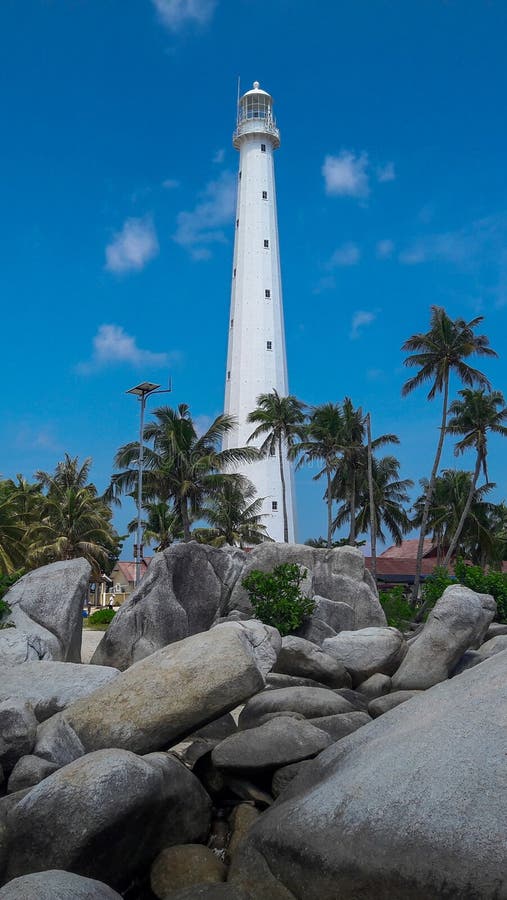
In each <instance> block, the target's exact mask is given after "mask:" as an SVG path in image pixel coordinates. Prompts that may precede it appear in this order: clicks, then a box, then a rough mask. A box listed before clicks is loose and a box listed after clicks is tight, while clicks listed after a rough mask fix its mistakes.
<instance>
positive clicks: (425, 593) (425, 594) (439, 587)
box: [422, 566, 456, 610]
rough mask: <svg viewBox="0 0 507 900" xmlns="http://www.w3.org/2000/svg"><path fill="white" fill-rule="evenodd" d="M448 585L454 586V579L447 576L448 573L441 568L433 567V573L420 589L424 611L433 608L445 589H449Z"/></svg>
mask: <svg viewBox="0 0 507 900" xmlns="http://www.w3.org/2000/svg"><path fill="white" fill-rule="evenodd" d="M450 584H456V579H455V578H453V577H452V575H449V572H448V571H447V569H444V567H443V566H435V569H434V570H433V573H432V574H431V575H428V577H427V578H426V580H425V582H424V584H423V588H422V598H423V605H424V607H425V609H426V610H430V609H432V608H433V607H434V606H435V603H436V602H437V600H439V599H440V597H441V596H442V594H443V593H444V591H445V589H446V587H449V585H450Z"/></svg>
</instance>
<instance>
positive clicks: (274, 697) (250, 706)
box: [238, 687, 354, 729]
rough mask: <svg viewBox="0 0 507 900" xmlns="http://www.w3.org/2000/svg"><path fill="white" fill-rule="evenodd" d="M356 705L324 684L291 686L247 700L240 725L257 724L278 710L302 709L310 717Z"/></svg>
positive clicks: (347, 710)
mask: <svg viewBox="0 0 507 900" xmlns="http://www.w3.org/2000/svg"><path fill="white" fill-rule="evenodd" d="M353 709H354V707H353V705H352V704H351V703H349V701H348V700H345V699H344V698H343V697H341V696H340V695H339V694H335V693H334V691H330V690H325V689H323V688H311V687H290V688H280V689H279V690H274V691H262V692H261V693H260V694H256V696H255V697H252V698H251V699H250V700H249V701H248V703H246V704H245V706H244V708H243V710H242V711H241V713H240V716H239V719H238V725H239V727H240V729H246V728H255V727H256V726H257V725H259V724H261V723H262V720H263V717H264V716H266V715H267V714H269V713H276V712H298V713H301V715H303V716H304V717H305V718H307V719H315V718H316V717H317V716H333V715H336V714H337V713H342V712H352V710H353Z"/></svg>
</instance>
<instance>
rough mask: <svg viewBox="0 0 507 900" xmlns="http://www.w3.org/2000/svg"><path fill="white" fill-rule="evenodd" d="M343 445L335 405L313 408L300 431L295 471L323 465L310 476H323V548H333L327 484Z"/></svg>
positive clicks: (341, 425)
mask: <svg viewBox="0 0 507 900" xmlns="http://www.w3.org/2000/svg"><path fill="white" fill-rule="evenodd" d="M343 445H344V421H343V415H342V409H341V406H340V404H339V403H323V404H322V405H321V406H317V407H316V408H315V409H314V410H313V412H312V414H311V416H310V421H309V423H308V425H307V426H306V428H305V431H304V437H303V439H302V440H301V442H300V443H299V444H297V445H296V448H295V449H296V451H297V453H298V454H302V455H301V458H300V460H299V463H298V467H300V466H301V465H303V463H310V464H311V463H312V462H314V461H318V462H323V463H324V466H323V468H322V469H321V470H320V472H317V474H316V475H314V476H313V480H314V481H318V480H319V479H320V478H322V477H323V476H325V478H326V491H325V494H324V499H325V501H326V504H327V546H328V547H332V545H333V493H332V490H331V484H332V479H333V473H334V472H335V470H336V467H337V465H338V462H339V456H340V453H341V452H342V449H343Z"/></svg>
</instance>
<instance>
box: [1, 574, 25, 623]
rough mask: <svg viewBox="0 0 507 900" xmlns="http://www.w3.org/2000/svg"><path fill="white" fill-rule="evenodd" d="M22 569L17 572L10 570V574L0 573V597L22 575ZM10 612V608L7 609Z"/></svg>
mask: <svg viewBox="0 0 507 900" xmlns="http://www.w3.org/2000/svg"><path fill="white" fill-rule="evenodd" d="M24 574H25V573H24V572H23V569H20V570H19V571H18V572H11V574H10V575H5V574H3V573H2V574H0V598H1V597H3V596H4V594H6V593H7V591H8V590H9V588H11V587H12V585H13V584H15V582H16V581H19V579H20V578H21V577H22V576H23V575H24ZM1 604H2V601H1V600H0V616H1V615H2V605H1ZM9 612H10V609H9Z"/></svg>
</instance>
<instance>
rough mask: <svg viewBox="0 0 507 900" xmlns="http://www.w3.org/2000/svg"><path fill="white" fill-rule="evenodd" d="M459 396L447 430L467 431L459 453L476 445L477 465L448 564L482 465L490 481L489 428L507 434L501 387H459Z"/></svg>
mask: <svg viewBox="0 0 507 900" xmlns="http://www.w3.org/2000/svg"><path fill="white" fill-rule="evenodd" d="M459 396H460V397H461V399H460V400H453V402H452V403H451V405H450V407H449V415H450V416H451V418H450V419H449V422H448V424H447V431H448V432H449V434H461V435H463V437H462V438H461V440H460V441H458V443H457V444H456V447H455V450H454V453H455V456H459V455H460V454H461V453H464V452H465V450H468V449H470V448H474V449H475V451H476V457H475V469H474V473H473V476H472V480H471V482H470V490H469V493H468V497H467V500H466V503H465V505H464V507H463V512H462V514H461V518H460V520H459V522H458V525H457V527H456V531H455V533H454V535H453V537H452V540H451V542H450V544H449V547H448V549H447V553H446V555H445V559H444V562H443V565H444V566H448V565H449V563H450V561H451V559H452V556H453V554H454V551H455V549H456V546H457V543H458V541H459V539H460V535H461V532H462V531H463V528H464V526H465V522H466V518H467V516H468V513H469V510H470V507H471V505H472V500H473V497H474V494H475V490H476V486H477V480H478V478H479V473H480V471H481V469H482V471H483V474H484V478H485V479H486V482H488V431H491V432H492V433H493V434H501V435H502V436H503V437H507V426H505V425H504V424H503V423H504V422H505V421H506V420H507V408H506V407H505V399H504V396H503V394H502V393H501V392H500V391H491V392H489V393H488V392H486V391H485V390H484V389H483V388H482V389H476V390H473V389H471V388H465V389H464V390H462V391H459Z"/></svg>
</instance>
